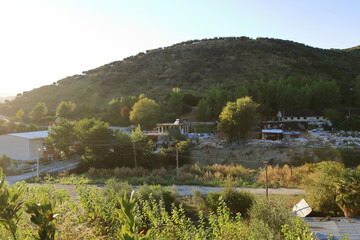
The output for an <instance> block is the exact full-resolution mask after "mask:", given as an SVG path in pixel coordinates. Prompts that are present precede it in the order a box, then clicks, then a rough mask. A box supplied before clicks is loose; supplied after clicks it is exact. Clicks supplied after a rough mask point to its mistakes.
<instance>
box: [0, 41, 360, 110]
mask: <svg viewBox="0 0 360 240" xmlns="http://www.w3.org/2000/svg"><path fill="white" fill-rule="evenodd" d="M359 75H360V50H359V49H358V48H357V47H355V48H352V49H346V50H337V49H330V50H325V49H319V48H313V47H310V46H306V45H304V44H300V43H295V42H291V41H284V40H278V39H268V38H258V39H250V38H247V37H240V38H235V37H234V38H215V39H205V40H193V41H188V42H183V43H179V44H175V45H173V46H170V47H165V48H159V49H155V50H149V51H146V53H139V54H138V55H136V56H131V57H128V58H125V59H123V60H122V61H115V62H112V63H109V64H106V65H104V66H101V67H98V68H96V69H92V70H89V71H85V72H83V73H82V74H80V75H74V76H70V77H66V78H64V79H61V80H59V81H57V82H54V83H53V84H52V85H47V86H43V87H40V88H37V89H34V90H32V91H29V92H24V93H22V94H18V96H17V97H16V99H14V100H13V101H10V102H9V103H6V104H2V105H1V106H0V112H1V113H4V114H8V115H14V114H15V113H16V111H17V110H18V109H20V108H22V109H24V110H25V112H26V113H28V112H29V111H30V110H31V108H32V107H33V106H34V105H36V104H37V103H38V102H44V103H46V105H47V107H48V109H49V113H55V110H56V107H57V105H58V104H59V102H61V101H72V102H74V103H76V104H77V106H78V110H79V112H81V113H82V115H88V114H90V113H91V114H96V113H99V112H102V111H103V110H104V108H105V107H106V106H107V103H108V102H109V101H110V100H111V99H113V98H120V97H121V96H132V95H134V96H138V95H139V94H140V93H144V94H146V96H147V97H150V98H153V99H155V100H157V101H159V102H161V101H163V100H164V99H165V98H166V96H167V95H168V94H169V92H170V91H171V89H173V88H175V87H178V88H180V89H181V91H183V92H185V93H186V92H190V93H193V94H195V95H199V96H200V97H201V96H203V94H204V93H205V91H206V90H207V89H208V88H209V87H210V86H213V85H220V86H221V87H225V88H227V89H231V88H232V87H237V86H238V85H239V84H241V83H243V82H244V81H247V82H250V83H251V82H254V81H259V80H263V81H264V82H268V81H277V80H280V79H284V78H288V77H290V76H291V77H293V78H296V79H301V78H303V77H304V76H310V77H312V78H313V77H317V78H318V79H322V81H332V82H334V83H336V84H337V86H338V88H339V93H340V96H339V97H340V100H339V104H341V105H343V106H354V104H356V103H355V102H356V101H355V99H356V97H355V95H356V91H354V89H355V87H356V78H357V76H359ZM54 115H55V114H54Z"/></svg>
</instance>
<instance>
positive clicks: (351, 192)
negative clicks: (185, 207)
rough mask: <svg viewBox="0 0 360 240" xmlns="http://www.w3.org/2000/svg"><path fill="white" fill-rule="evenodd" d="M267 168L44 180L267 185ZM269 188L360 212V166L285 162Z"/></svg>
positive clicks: (327, 207) (103, 172)
mask: <svg viewBox="0 0 360 240" xmlns="http://www.w3.org/2000/svg"><path fill="white" fill-rule="evenodd" d="M265 175H266V171H265V169H261V170H260V171H259V172H256V171H255V170H249V169H246V168H244V167H242V166H237V165H229V166H225V165H217V164H216V165H213V166H207V167H200V166H198V165H185V166H183V167H182V168H180V174H179V176H178V177H175V171H174V170H170V171H167V170H166V169H165V168H162V169H155V170H148V169H144V168H127V167H124V168H115V169H95V168H91V169H90V170H89V171H88V172H87V173H85V174H82V175H75V174H73V175H70V176H65V177H60V178H53V177H51V176H49V175H48V176H45V177H44V178H43V182H46V183H62V184H82V185H85V184H94V183H106V182H107V181H109V180H111V179H116V181H126V182H128V183H129V184H132V185H142V184H161V185H168V186H170V185H173V184H176V185H184V184H185V185H186V184H188V185H202V186H223V187H265V183H266V177H265ZM267 175H268V177H267V184H268V186H269V187H273V188H274V187H275V188H277V187H287V188H289V187H293V188H294V187H295V188H299V187H300V188H303V189H304V190H305V191H306V193H307V194H306V198H307V200H308V202H309V204H310V205H311V206H312V207H313V209H314V210H315V211H316V212H318V213H319V214H322V215H332V216H342V215H343V214H344V215H345V216H349V217H353V216H356V215H358V214H360V200H359V199H360V166H358V168H357V169H354V170H351V169H345V167H344V165H343V164H341V163H338V162H320V163H312V164H304V165H302V166H299V167H290V166H288V165H284V166H283V167H279V166H269V167H268V174H267Z"/></svg>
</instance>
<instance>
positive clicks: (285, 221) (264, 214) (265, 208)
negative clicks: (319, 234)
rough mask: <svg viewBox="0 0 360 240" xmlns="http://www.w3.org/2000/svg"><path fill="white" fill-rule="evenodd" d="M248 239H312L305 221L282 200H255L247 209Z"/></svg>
mask: <svg viewBox="0 0 360 240" xmlns="http://www.w3.org/2000/svg"><path fill="white" fill-rule="evenodd" d="M249 215H250V224H249V233H250V239H269V240H272V239H301V240H310V239H313V238H312V236H311V232H310V231H309V228H308V226H307V224H306V223H305V222H303V221H302V220H301V219H300V218H298V217H297V216H296V215H293V214H292V213H291V212H290V211H289V210H288V209H286V208H284V204H283V203H282V202H259V201H258V202H256V203H255V204H254V205H253V206H252V207H251V209H250V211H249Z"/></svg>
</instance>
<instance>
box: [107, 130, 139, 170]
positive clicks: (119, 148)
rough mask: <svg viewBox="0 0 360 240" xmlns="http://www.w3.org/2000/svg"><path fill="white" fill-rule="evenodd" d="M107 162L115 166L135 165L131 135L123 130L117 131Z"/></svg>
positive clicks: (110, 165)
mask: <svg viewBox="0 0 360 240" xmlns="http://www.w3.org/2000/svg"><path fill="white" fill-rule="evenodd" d="M110 156H111V157H110V159H109V162H108V164H107V166H108V167H109V168H113V167H123V166H126V167H134V151H133V144H132V141H131V136H130V135H129V134H127V133H124V132H122V131H121V130H118V131H116V137H115V144H114V146H113V148H112V153H111V154H110Z"/></svg>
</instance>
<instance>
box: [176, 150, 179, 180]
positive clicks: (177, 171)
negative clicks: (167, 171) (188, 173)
mask: <svg viewBox="0 0 360 240" xmlns="http://www.w3.org/2000/svg"><path fill="white" fill-rule="evenodd" d="M175 150H176V177H179V149H178V146H177V144H175Z"/></svg>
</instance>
